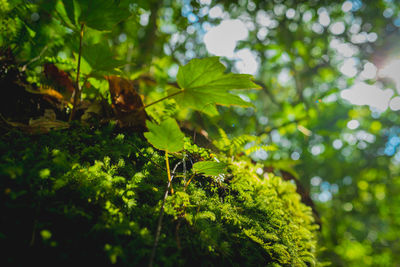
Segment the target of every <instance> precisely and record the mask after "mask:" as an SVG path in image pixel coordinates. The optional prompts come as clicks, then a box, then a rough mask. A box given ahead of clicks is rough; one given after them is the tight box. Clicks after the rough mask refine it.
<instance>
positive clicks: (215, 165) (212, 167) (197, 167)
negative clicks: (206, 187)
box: [193, 161, 228, 176]
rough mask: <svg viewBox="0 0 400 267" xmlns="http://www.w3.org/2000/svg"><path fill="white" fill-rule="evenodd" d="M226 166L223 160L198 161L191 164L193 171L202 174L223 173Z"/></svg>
mask: <svg viewBox="0 0 400 267" xmlns="http://www.w3.org/2000/svg"><path fill="white" fill-rule="evenodd" d="M226 166H228V165H227V164H226V163H223V162H216V161H199V162H196V163H195V164H193V171H194V172H197V173H202V174H204V175H211V176H217V175H220V174H223V173H225V168H226Z"/></svg>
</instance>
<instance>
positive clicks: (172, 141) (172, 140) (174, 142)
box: [144, 118, 185, 152]
mask: <svg viewBox="0 0 400 267" xmlns="http://www.w3.org/2000/svg"><path fill="white" fill-rule="evenodd" d="M146 125H147V128H148V129H149V131H148V132H146V133H144V137H146V139H147V141H149V142H150V144H152V145H153V146H154V147H155V148H157V149H160V150H165V151H168V152H178V151H181V150H182V149H183V144H184V143H183V138H184V137H185V136H184V135H183V133H182V132H181V130H180V129H179V126H178V124H177V123H176V121H175V120H174V119H172V118H169V119H166V120H164V121H163V122H161V123H160V125H157V124H156V123H153V122H151V121H147V122H146Z"/></svg>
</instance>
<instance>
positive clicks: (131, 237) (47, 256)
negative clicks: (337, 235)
mask: <svg viewBox="0 0 400 267" xmlns="http://www.w3.org/2000/svg"><path fill="white" fill-rule="evenodd" d="M0 150H1V161H0V175H1V178H0V188H1V192H0V208H1V221H0V243H1V246H2V254H3V255H4V256H3V257H2V261H3V262H4V263H5V265H3V264H2V265H3V266H23V265H24V263H26V262H29V263H30V264H31V265H33V264H35V263H37V264H40V265H41V266H43V265H47V264H51V265H53V266H60V265H62V266H72V265H75V266H77V265H78V266H81V265H82V266H83V265H88V264H89V265H90V266H96V265H97V266H106V265H114V266H144V265H147V264H148V260H149V255H150V252H151V249H152V245H153V240H154V235H155V229H156V225H157V220H158V215H159V210H160V207H161V203H162V198H163V195H164V192H165V187H166V183H167V174H166V172H165V169H164V167H163V166H164V156H163V154H162V153H161V152H158V151H156V150H155V149H153V148H152V147H151V146H149V144H148V143H147V142H145V141H144V140H143V139H142V138H140V137H138V136H136V135H134V134H127V133H121V132H119V133H118V132H117V131H116V130H115V129H114V127H112V126H105V127H101V128H97V127H83V126H79V125H75V126H73V127H72V128H70V129H68V130H63V131H53V132H50V133H48V134H42V135H25V134H23V133H20V132H16V131H11V132H7V133H3V135H2V137H1V141H0ZM186 152H187V157H186V158H185V159H186V167H187V171H188V173H190V168H191V164H192V162H194V161H196V160H198V159H199V158H204V157H208V153H207V151H205V150H203V149H201V148H197V147H196V146H194V145H189V144H187V145H186ZM218 157H219V159H220V160H222V161H226V162H228V163H229V174H228V175H227V176H226V177H225V179H224V181H216V180H215V179H214V178H211V177H203V176H196V177H195V178H194V179H193V181H192V182H191V183H190V185H189V186H188V187H187V189H186V190H185V188H184V183H183V180H184V179H186V178H185V177H184V175H183V169H182V166H183V164H180V166H178V167H177V169H176V175H175V178H174V181H173V187H174V190H175V193H174V194H173V195H171V196H169V197H168V199H167V202H166V207H165V213H166V216H165V217H164V221H163V225H162V227H163V228H162V232H161V236H160V242H159V245H158V247H157V252H156V260H155V264H156V265H159V266H190V265H192V266H199V265H200V266H267V265H271V266H275V265H276V266H313V265H315V264H316V259H315V250H316V231H317V228H318V226H316V225H315V223H314V221H313V217H312V214H311V209H310V208H309V207H307V206H305V205H304V204H302V203H301V201H300V196H299V195H298V194H297V193H296V190H295V186H294V185H293V184H292V183H290V182H285V181H283V180H282V179H280V178H279V177H276V176H273V175H258V174H257V172H256V171H257V169H258V167H259V166H257V165H254V164H252V163H251V162H250V161H249V160H245V159H243V160H238V161H235V162H230V161H229V160H228V159H225V158H224V156H223V155H219V156H218ZM170 161H171V167H172V168H173V167H174V166H175V165H176V164H178V163H179V162H181V161H182V157H181V155H175V156H173V157H171V159H170Z"/></svg>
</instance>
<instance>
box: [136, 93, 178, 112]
mask: <svg viewBox="0 0 400 267" xmlns="http://www.w3.org/2000/svg"><path fill="white" fill-rule="evenodd" d="M181 93H183V90H179V91H177V92H175V93H173V94H170V95H167V96H165V97H163V98H161V99H158V100H156V101H154V102H152V103H150V104H148V105H146V106H144V107H143V108H144V109H145V108H148V107H150V106H152V105H155V104H157V103H159V102H161V101H164V100H165V99H168V98H170V97H173V96H176V95H179V94H181Z"/></svg>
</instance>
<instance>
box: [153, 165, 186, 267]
mask: <svg viewBox="0 0 400 267" xmlns="http://www.w3.org/2000/svg"><path fill="white" fill-rule="evenodd" d="M180 164H181V162H178V163H177V164H176V165H175V167H174V169H173V170H172V176H171V179H170V180H168V185H167V188H166V189H165V193H164V199H163V202H162V205H161V209H160V213H159V215H158V223H157V230H156V236H155V238H154V244H153V249H152V250H151V255H150V261H149V267H153V263H154V257H155V255H156V249H157V246H158V240H159V239H160V233H161V227H162V220H163V217H164V206H165V201H166V200H167V197H168V191H169V187H170V186H171V182H172V179H174V174H175V171H176V168H178V166H179V165H180Z"/></svg>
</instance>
